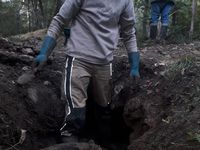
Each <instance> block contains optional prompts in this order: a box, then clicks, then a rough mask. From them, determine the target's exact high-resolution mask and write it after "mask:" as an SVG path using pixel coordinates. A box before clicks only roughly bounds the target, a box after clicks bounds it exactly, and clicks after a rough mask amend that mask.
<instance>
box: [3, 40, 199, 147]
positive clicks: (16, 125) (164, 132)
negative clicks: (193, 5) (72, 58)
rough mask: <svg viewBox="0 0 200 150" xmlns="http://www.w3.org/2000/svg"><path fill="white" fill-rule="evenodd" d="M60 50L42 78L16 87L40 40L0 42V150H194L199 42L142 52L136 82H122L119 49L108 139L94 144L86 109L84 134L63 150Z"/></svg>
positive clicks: (125, 70) (124, 70)
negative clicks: (21, 139)
mask: <svg viewBox="0 0 200 150" xmlns="http://www.w3.org/2000/svg"><path fill="white" fill-rule="evenodd" d="M62 43H63V38H62V37H61V38H60V39H59V41H58V46H57V47H56V50H55V51H54V53H53V55H52V56H51V58H50V60H49V61H48V64H47V66H46V67H45V68H44V70H42V71H41V72H40V73H39V74H37V76H36V77H35V78H34V79H33V80H32V81H31V82H30V83H28V84H26V85H23V86H22V85H19V84H17V83H16V80H17V78H18V77H19V76H20V75H21V74H23V73H24V72H27V71H28V70H30V67H31V63H32V60H33V58H34V57H35V56H36V55H37V53H38V51H37V49H38V48H39V46H40V45H41V38H40V37H37V38H35V37H28V38H26V39H23V40H22V41H18V42H17V41H15V42H10V41H8V40H6V39H3V38H1V39H0V150H1V149H2V150H5V149H7V150H8V149H9V150H11V149H13V150H14V149H15V150H16V149H20V150H27V149H28V150H38V149H44V150H55V149H56V150H62V149H68V150H75V149H76V150H101V149H107V150H125V149H128V150H198V149H200V110H199V105H200V94H199V92H200V76H199V73H200V66H199V58H200V57H199V56H200V42H198V41H197V42H193V43H191V44H179V45H175V44H168V45H159V44H156V45H152V46H149V47H143V48H141V49H140V51H141V64H140V66H141V70H140V74H141V78H140V79H139V80H134V79H131V78H130V77H129V65H128V62H127V56H126V52H125V50H124V48H123V46H122V45H119V49H118V50H116V51H115V52H114V53H115V58H114V62H113V64H114V65H113V70H114V71H113V100H112V101H113V102H112V116H111V120H112V123H111V132H110V133H112V135H111V138H109V140H108V139H107V138H106V137H107V135H102V136H105V137H103V138H101V140H100V141H99V140H98V138H97V137H98V136H97V133H98V132H97V133H96V132H95V129H96V128H95V126H96V125H95V123H93V122H92V115H91V114H92V113H91V112H92V111H93V110H92V108H93V107H92V104H90V105H89V107H88V109H89V113H87V117H88V118H89V119H88V127H89V129H90V130H86V131H88V132H86V133H88V134H85V135H84V137H79V141H78V142H77V141H76V142H74V141H73V140H72V141H70V142H68V143H60V139H59V129H60V127H61V126H62V123H63V119H64V113H65V112H64V104H65V102H63V101H61V100H60V84H61V78H62V70H63V66H64V63H65V53H64V48H63V45H62ZM89 99H92V97H90V98H89ZM22 131H26V134H25V135H26V136H25V137H24V139H25V140H24V141H20V138H23V135H24V134H22ZM102 139H104V140H102Z"/></svg>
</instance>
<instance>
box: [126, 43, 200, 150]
mask: <svg viewBox="0 0 200 150" xmlns="http://www.w3.org/2000/svg"><path fill="white" fill-rule="evenodd" d="M191 45H192V44H190V45H167V46H165V47H161V46H154V47H150V48H147V50H149V49H151V48H154V49H153V51H149V52H147V51H146V52H147V53H146V56H149V58H150V56H154V57H152V58H153V59H154V60H156V61H154V63H153V64H152V65H150V66H152V67H151V68H152V72H153V73H154V74H152V75H151V78H149V77H147V76H146V75H144V77H143V80H142V81H141V83H140V89H141V90H140V92H139V93H138V95H137V96H133V97H132V98H131V99H129V100H128V102H127V103H126V106H125V110H124V117H125V120H126V123H127V125H128V126H129V127H131V128H132V129H133V132H132V134H131V136H130V143H131V144H130V145H129V147H128V149H129V150H133V149H137V150H157V149H167V150H185V149H195V150H196V149H199V148H200V143H199V138H198V137H199V131H200V126H199V123H198V122H199V114H200V112H199V109H198V108H199V105H200V100H199V97H200V95H199V86H200V82H199V69H200V66H199V55H196V54H197V53H198V50H197V49H196V48H195V47H193V46H192V47H191ZM174 47H176V48H174ZM173 49H174V50H173ZM154 51H157V52H158V51H161V52H162V54H161V56H162V57H159V54H157V55H156V53H153V52H154ZM194 52H195V55H194V54H193V53H194ZM150 53H151V54H150ZM176 54H178V56H177V55H176ZM144 60H146V59H144ZM164 62H165V63H164ZM155 64H156V65H155ZM157 64H160V65H161V66H159V65H157ZM145 65H146V64H145ZM158 68H159V69H158Z"/></svg>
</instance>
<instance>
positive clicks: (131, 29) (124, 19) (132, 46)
mask: <svg viewBox="0 0 200 150" xmlns="http://www.w3.org/2000/svg"><path fill="white" fill-rule="evenodd" d="M119 23H120V26H121V36H122V38H123V41H124V44H125V47H126V50H127V52H128V53H130V52H137V51H138V48H137V41H136V35H135V33H136V31H135V14H134V4H133V1H132V0H127V3H126V6H125V9H124V11H123V12H122V14H121V16H120V21H119Z"/></svg>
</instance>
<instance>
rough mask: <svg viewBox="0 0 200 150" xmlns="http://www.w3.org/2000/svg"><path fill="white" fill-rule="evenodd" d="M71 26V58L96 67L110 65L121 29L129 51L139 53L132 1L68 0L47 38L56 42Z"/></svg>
mask: <svg viewBox="0 0 200 150" xmlns="http://www.w3.org/2000/svg"><path fill="white" fill-rule="evenodd" d="M69 23H71V33H70V38H69V40H68V43H67V46H66V50H67V55H69V56H72V57H75V58H78V59H80V60H83V61H86V62H89V63H93V64H107V63H110V62H111V61H112V60H113V50H114V49H116V47H117V44H118V39H119V27H120V31H121V36H122V38H123V40H124V44H125V46H126V49H127V52H128V53H130V52H137V43H136V36H135V28H134V24H135V16H134V5H133V0H65V2H64V4H63V5H62V7H61V9H60V10H59V12H58V14H57V15H56V16H55V17H54V18H53V20H52V22H51V24H50V26H49V28H48V32H47V35H48V36H51V37H53V38H54V39H57V37H58V36H59V34H60V32H61V31H62V30H63V28H64V27H65V26H67V25H68V24H69Z"/></svg>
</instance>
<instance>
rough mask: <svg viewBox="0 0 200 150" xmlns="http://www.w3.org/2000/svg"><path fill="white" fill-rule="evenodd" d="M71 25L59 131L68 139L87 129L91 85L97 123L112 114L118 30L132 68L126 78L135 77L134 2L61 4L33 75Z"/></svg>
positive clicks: (81, 0) (74, 0) (104, 0)
mask: <svg viewBox="0 0 200 150" xmlns="http://www.w3.org/2000/svg"><path fill="white" fill-rule="evenodd" d="M70 23H71V27H70V36H69V38H68V41H67V45H66V47H65V48H66V53H67V56H66V57H67V58H66V65H65V71H64V79H63V84H62V89H63V90H62V91H63V94H62V97H61V99H62V100H65V101H66V102H67V105H66V117H65V124H64V126H63V127H62V128H61V135H63V136H66V137H70V136H72V135H77V134H79V132H80V131H81V130H82V128H83V127H84V125H85V112H86V101H87V99H88V95H87V89H88V85H89V83H92V87H93V88H92V92H93V95H95V97H94V101H95V105H96V107H95V108H96V109H97V110H98V112H99V113H98V114H99V116H98V118H97V119H98V122H99V123H104V119H105V118H106V116H107V115H109V113H110V103H111V91H112V89H111V82H110V81H111V78H112V60H113V50H114V49H116V47H117V44H118V38H119V26H120V30H121V31H120V34H121V36H122V38H123V42H124V44H125V47H126V50H127V54H128V59H129V63H130V76H131V77H134V78H135V77H139V52H138V48H137V42H136V35H135V27H134V25H135V14H134V4H133V1H132V0H118V1H117V2H116V1H115V0H110V1H107V0H100V1H94V0H65V2H64V4H63V5H62V7H61V8H60V10H59V12H58V13H57V14H56V15H55V16H54V17H53V19H52V21H51V23H50V26H49V28H48V31H47V35H46V36H45V38H44V40H43V44H42V46H41V49H40V53H39V55H38V56H36V58H35V59H34V64H35V68H36V69H37V68H42V67H45V66H44V64H45V62H46V61H47V59H48V56H49V55H50V54H51V53H52V51H53V49H54V47H55V46H56V39H57V38H58V36H59V35H60V33H61V31H63V29H64V27H66V26H68V25H69V24H70ZM41 66H42V67H41Z"/></svg>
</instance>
